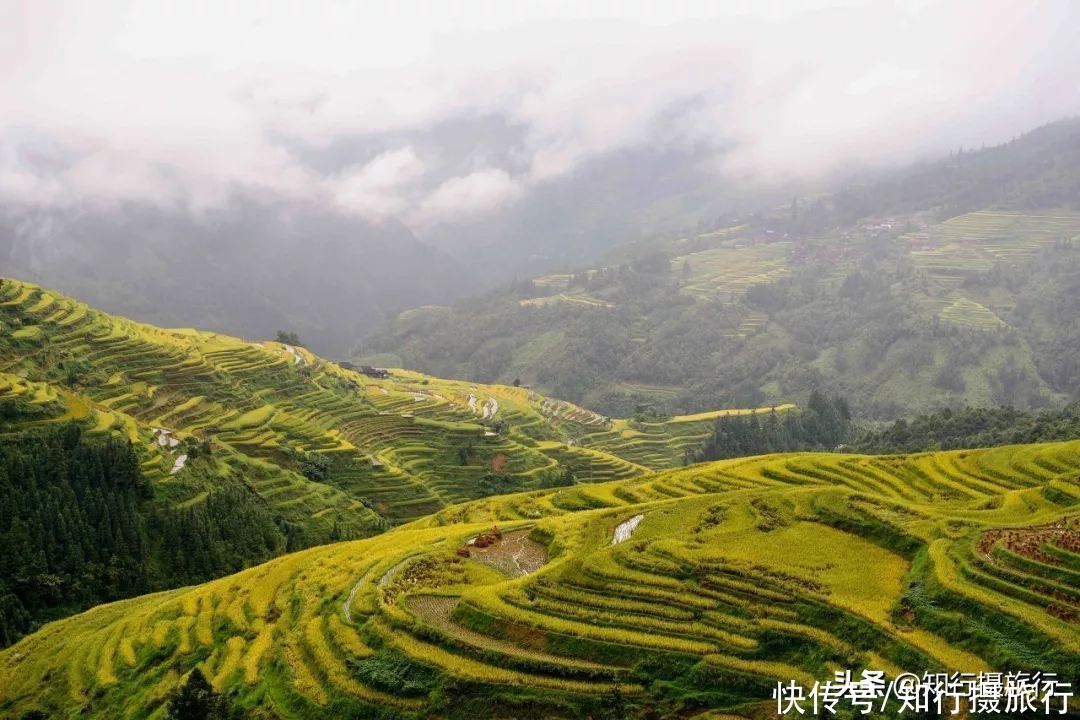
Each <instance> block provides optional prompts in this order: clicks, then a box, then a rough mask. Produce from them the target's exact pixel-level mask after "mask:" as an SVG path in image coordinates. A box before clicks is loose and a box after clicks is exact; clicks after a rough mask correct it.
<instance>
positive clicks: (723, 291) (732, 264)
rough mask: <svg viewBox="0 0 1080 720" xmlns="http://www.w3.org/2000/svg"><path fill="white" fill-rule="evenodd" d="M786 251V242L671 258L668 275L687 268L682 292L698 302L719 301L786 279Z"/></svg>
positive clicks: (723, 249) (788, 244)
mask: <svg viewBox="0 0 1080 720" xmlns="http://www.w3.org/2000/svg"><path fill="white" fill-rule="evenodd" d="M790 250H791V243H789V242H774V243H765V244H761V245H750V246H746V247H728V246H725V247H717V248H712V249H709V250H702V251H700V252H695V253H690V254H688V255H680V256H679V257H676V258H673V259H672V260H671V271H672V272H673V273H676V274H679V273H682V272H683V267H684V264H689V266H690V274H689V276H688V277H686V278H685V281H684V284H683V287H682V291H683V292H685V293H687V294H689V295H693V296H694V297H698V298H702V299H711V298H717V297H720V298H723V297H725V296H729V295H740V294H742V293H743V292H744V291H745V290H746V289H747V288H748V287H750V286H751V285H755V284H758V283H767V282H772V281H774V280H777V279H778V278H781V277H784V276H786V275H789V274H790V273H791V268H790V265H789V263H788V254H789V252H790Z"/></svg>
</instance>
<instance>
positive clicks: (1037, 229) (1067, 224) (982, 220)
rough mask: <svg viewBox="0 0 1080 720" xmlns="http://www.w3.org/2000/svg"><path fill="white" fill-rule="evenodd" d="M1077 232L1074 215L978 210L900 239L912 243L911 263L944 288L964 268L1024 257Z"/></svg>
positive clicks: (1078, 220) (1079, 221)
mask: <svg viewBox="0 0 1080 720" xmlns="http://www.w3.org/2000/svg"><path fill="white" fill-rule="evenodd" d="M1076 237H1080V214H1074V213H1065V212H1060V213H1054V212H1045V213H1033V214H1026V213H1016V212H998V211H992V210H983V211H979V212H973V213H968V214H966V215H960V216H958V217H954V218H951V219H949V220H946V221H945V222H943V223H939V224H937V225H933V226H931V227H930V228H929V229H927V230H926V231H925V232H922V233H912V234H909V235H906V236H905V238H906V239H908V240H910V241H912V242H916V243H918V246H919V249H916V250H912V252H911V256H912V259H913V260H914V261H915V265H916V267H918V268H920V269H922V270H924V271H926V272H927V273H928V274H929V275H930V276H931V277H932V278H934V279H935V280H936V281H938V282H939V283H941V284H942V285H943V286H945V287H955V286H957V285H958V284H959V283H960V282H962V281H963V279H964V276H965V274H966V273H968V272H971V271H986V270H990V269H991V268H992V267H993V266H994V264H995V263H997V262H999V261H1004V260H1011V259H1015V258H1023V257H1030V256H1032V255H1034V254H1035V253H1037V252H1038V251H1039V250H1040V249H1041V248H1043V247H1045V246H1047V245H1052V244H1053V243H1055V242H1057V241H1059V240H1071V239H1073V238H1076Z"/></svg>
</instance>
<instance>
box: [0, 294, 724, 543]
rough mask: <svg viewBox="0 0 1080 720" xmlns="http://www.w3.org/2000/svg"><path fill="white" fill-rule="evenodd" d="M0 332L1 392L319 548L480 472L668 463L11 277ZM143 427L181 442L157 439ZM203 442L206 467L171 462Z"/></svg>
mask: <svg viewBox="0 0 1080 720" xmlns="http://www.w3.org/2000/svg"><path fill="white" fill-rule="evenodd" d="M0 330H2V332H0V379H2V380H0V393H7V394H11V395H12V396H14V395H15V394H18V395H20V396H22V397H24V398H29V399H30V402H31V403H33V404H35V405H39V406H41V407H43V408H45V409H46V410H47V417H48V419H50V420H58V419H74V420H79V421H82V422H85V423H86V425H87V427H88V428H90V429H92V430H94V431H98V432H119V433H123V434H124V435H125V436H126V437H128V438H129V439H131V440H132V441H133V442H135V443H136V444H138V445H139V446H140V447H141V448H142V449H143V453H144V468H145V469H146V472H147V473H148V474H150V475H151V476H152V477H154V478H155V479H156V480H158V481H159V482H160V483H162V484H163V486H164V487H165V488H166V489H167V494H168V496H169V497H170V499H171V500H173V501H175V502H176V503H180V504H182V503H188V502H195V501H197V499H198V498H200V497H205V493H206V492H207V490H208V489H209V488H210V487H211V486H212V485H213V484H214V483H217V482H223V481H227V482H242V483H243V484H245V485H246V486H247V487H248V488H249V489H251V490H252V491H254V492H256V493H258V494H259V495H260V496H261V497H263V498H264V499H265V500H266V501H267V502H268V503H269V504H270V506H271V507H272V508H273V509H274V510H275V512H276V513H278V514H279V515H280V516H281V517H283V518H284V519H287V520H289V521H291V522H298V523H302V524H304V525H305V526H307V527H309V528H310V529H311V531H312V532H314V533H315V536H316V537H326V536H327V535H328V534H329V533H330V532H331V530H332V529H333V528H334V527H335V525H336V526H337V528H338V530H339V531H340V530H342V529H343V528H344V529H345V530H346V531H347V532H348V533H349V534H350V535H351V536H358V535H366V534H371V533H373V532H376V531H378V530H381V529H383V528H384V527H385V526H386V525H388V524H389V525H393V524H400V523H402V522H407V521H409V520H411V519H414V518H418V517H422V516H424V515H427V514H428V513H431V512H434V511H436V510H438V509H440V508H443V507H446V506H448V505H452V504H455V503H459V502H463V501H466V500H470V499H473V498H476V497H478V496H480V495H482V494H483V493H484V492H485V490H483V489H482V488H481V482H482V481H483V480H484V478H485V476H487V475H489V474H491V473H493V472H495V473H498V474H500V475H506V476H510V477H511V478H513V482H514V484H513V485H511V486H510V487H508V489H536V488H542V487H545V486H550V485H552V484H553V483H554V482H555V481H556V480H557V479H558V478H560V477H561V476H562V474H563V472H564V470H566V469H567V468H569V469H571V470H573V472H574V475H575V477H576V479H577V481H578V482H596V481H605V480H611V479H615V478H620V477H629V476H631V475H635V474H641V473H645V472H650V471H655V470H660V469H663V468H665V467H669V466H670V462H669V459H667V458H663V457H661V456H660V455H659V454H656V453H649V452H644V446H642V448H638V447H636V446H635V443H634V441H633V439H632V438H621V439H620V440H619V442H617V443H614V444H612V443H608V442H606V441H605V440H604V439H603V438H601V439H599V440H597V441H596V442H589V443H587V444H588V446H587V447H586V446H585V444H584V440H585V439H587V438H589V437H590V436H592V435H601V436H606V435H607V434H608V433H609V432H610V430H611V428H612V425H613V423H612V421H611V420H610V419H608V418H605V417H602V416H600V415H597V414H595V413H592V412H590V411H588V410H585V409H583V408H580V407H578V406H576V405H572V404H570V403H565V402H561V401H557V400H552V399H548V398H544V397H542V396H539V395H537V394H535V393H533V392H531V391H529V390H526V389H523V388H513V387H504V386H497V385H474V384H472V383H467V382H456V381H450V380H440V379H438V378H432V377H428V376H425V375H421V374H419V373H413V372H408V371H403V370H395V371H394V372H393V373H392V376H391V377H389V378H385V379H381V378H372V377H368V376H366V375H363V374H360V373H358V372H355V371H352V370H347V369H345V368H342V367H340V366H339V365H337V364H335V363H332V362H328V361H326V360H323V359H321V358H319V357H316V356H315V355H313V354H312V353H310V352H309V351H307V350H306V349H304V348H300V347H292V346H288V345H283V344H280V343H276V342H253V341H245V340H241V339H238V338H232V337H227V336H224V335H219V334H213V333H204V332H198V331H195V330H164V329H161V328H156V327H153V326H150V325H144V324H141V323H136V322H132V321H130V320H126V319H124V318H119V317H114V316H111V315H108V314H106V313H103V312H99V311H97V310H93V309H92V308H88V307H87V306H86V305H84V304H82V303H79V302H77V301H75V300H72V299H70V298H66V297H64V296H62V295H60V294H58V293H54V292H51V291H48V290H46V289H44V288H40V287H38V286H36V285H33V284H30V283H23V282H18V281H16V280H3V281H2V283H0ZM497 424H498V425H499V426H500V429H499V430H498V431H497V430H496V428H495V426H496V425H497ZM155 428H156V429H158V430H159V431H161V430H163V431H166V432H168V433H169V435H170V437H173V438H175V439H176V443H175V444H170V445H168V446H161V445H159V444H158V443H157V442H156V440H155V437H156V435H157V433H156V432H155ZM699 430H700V428H697V429H696V430H695V432H694V433H689V434H687V432H686V426H685V425H684V424H681V423H679V422H677V421H673V422H672V423H670V424H666V423H663V424H658V425H656V426H655V427H650V428H649V429H648V432H647V433H643V434H642V436H641V437H642V440H643V442H644V441H646V440H647V441H648V442H650V443H663V442H664V441H665V439H671V438H674V437H675V436H678V440H677V444H678V445H679V446H680V447H682V446H683V445H685V444H686V443H687V442H692V441H693V440H692V438H697V439H698V440H700V439H703V438H704V433H703V432H699ZM204 441H206V442H210V443H211V444H212V446H213V448H214V450H215V452H214V453H213V458H214V460H213V461H212V462H211V461H207V460H205V459H204V460H202V461H198V462H195V463H183V462H182V463H179V464H178V459H179V457H180V456H181V455H185V454H187V453H188V451H189V449H190V447H191V446H192V444H198V443H201V442H204ZM624 452H625V453H626V456H623V455H621V454H620V453H624ZM313 455H317V456H321V457H323V458H325V459H327V460H328V461H329V464H330V470H329V473H328V477H327V478H326V479H325V480H324V481H322V482H314V481H312V480H310V479H309V478H307V477H305V476H304V475H302V474H301V473H300V472H298V471H299V470H300V469H301V465H302V461H303V460H304V458H306V457H309V456H313ZM653 459H656V460H657V462H655V463H653V462H652V460H653ZM210 465H212V467H211V466H210Z"/></svg>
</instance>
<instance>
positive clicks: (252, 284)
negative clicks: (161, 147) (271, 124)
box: [0, 203, 473, 357]
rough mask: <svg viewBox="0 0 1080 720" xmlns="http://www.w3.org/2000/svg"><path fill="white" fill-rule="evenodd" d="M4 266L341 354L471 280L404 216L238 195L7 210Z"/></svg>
mask: <svg viewBox="0 0 1080 720" xmlns="http://www.w3.org/2000/svg"><path fill="white" fill-rule="evenodd" d="M0 269H2V271H3V272H4V273H5V274H8V275H13V276H19V277H25V278H27V279H32V280H34V281H36V282H40V283H44V284H46V285H49V286H52V287H56V288H59V289H60V290H62V291H64V292H69V293H73V294H77V295H79V296H80V297H83V298H85V299H86V300H87V301H89V302H91V303H93V304H95V305H98V306H100V307H102V308H103V309H105V310H108V311H110V312H116V313H121V314H124V315H128V316H131V317H135V318H138V319H140V320H144V321H146V322H152V323H155V324H157V325H162V326H167V327H200V328H207V329H212V330H217V331H220V332H228V333H232V334H235V335H240V336H245V337H273V336H274V333H275V331H277V330H291V331H295V332H298V333H299V334H300V336H301V337H302V338H303V339H304V340H305V341H306V342H307V343H308V344H310V345H311V347H313V348H316V349H317V350H319V351H320V352H322V353H325V354H327V355H330V356H339V357H340V356H341V355H343V354H344V352H345V351H346V350H347V349H348V347H349V344H350V342H351V340H352V338H355V337H356V336H357V335H358V334H359V335H362V334H364V333H366V332H367V331H369V330H370V329H371V328H373V327H375V326H376V325H377V324H378V323H379V322H381V321H383V320H384V319H385V317H386V316H387V315H388V314H393V313H394V312H396V311H400V310H402V309H404V308H407V307H411V306H413V305H414V304H423V303H426V302H434V301H440V302H444V301H446V300H447V299H448V298H452V297H454V296H455V294H456V293H458V292H460V291H461V290H462V289H463V288H465V287H467V286H468V284H469V282H470V280H471V279H472V277H473V276H472V275H471V274H470V272H469V271H468V270H467V269H465V268H464V267H463V266H460V265H458V264H456V263H455V262H454V261H453V259H452V258H450V257H448V256H446V255H445V254H441V253H438V252H436V251H434V250H432V249H431V248H430V247H428V246H426V245H424V244H422V243H420V242H419V241H417V240H416V238H415V237H414V236H413V235H412V233H410V232H409V231H408V229H406V228H405V227H404V226H402V225H399V224H393V223H388V224H385V225H381V226H377V225H369V224H365V223H362V222H358V221H355V220H351V219H345V218H342V217H340V216H337V215H334V214H329V213H322V212H317V211H315V210H312V209H304V208H291V207H286V206H283V207H277V208H270V207H266V206H262V205H254V204H243V203H238V204H235V205H233V206H230V207H228V208H227V209H223V210H217V211H207V212H206V213H204V214H201V215H199V214H193V213H189V212H185V211H166V210H162V209H159V208H153V207H148V206H127V207H124V208H121V209H117V210H115V211H108V212H106V211H92V210H49V211H44V210H41V211H27V210H19V211H16V210H14V209H10V208H9V209H8V210H6V211H0Z"/></svg>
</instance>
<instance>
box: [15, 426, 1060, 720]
mask: <svg viewBox="0 0 1080 720" xmlns="http://www.w3.org/2000/svg"><path fill="white" fill-rule="evenodd" d="M1078 476H1080V441H1073V442H1064V443H1049V444H1041V445H1029V446H1013V447H1003V448H996V449H991V450H968V451H954V452H942V453H922V454H916V455H909V456H882V457H871V456H856V455H834V454H824V453H803V454H790V455H775V456H765V457H756V458H742V459H736V460H727V461H720V462H715V463H710V464H707V465H701V466H694V467H690V468H685V469H680V470H674V471H670V472H666V473H660V474H656V475H652V476H648V477H640V478H635V479H630V480H622V481H617V482H611V483H603V484H595V485H579V486H575V487H571V488H563V489H558V490H543V491H533V492H529V493H522V494H515V495H508V496H501V497H496V498H486V499H483V500H478V501H474V502H471V503H467V504H464V505H458V506H454V507H450V508H445V509H443V510H441V511H439V512H438V513H436V514H434V515H433V516H431V517H428V518H425V519H422V520H419V521H416V522H413V523H410V524H408V525H405V526H402V527H399V528H396V529H394V530H391V531H389V532H387V533H385V534H382V535H380V536H377V537H374V538H369V539H365V540H359V541H353V542H348V543H341V544H337V545H332V546H326V547H320V548H315V549H311V550H307V551H304V552H301V553H296V554H293V555H288V556H285V557H282V558H279V559H277V560H274V561H271V562H269V563H267V564H265V565H262V566H259V567H256V568H252V569H250V570H247V571H245V572H242V573H240V574H238V575H234V576H231V577H227V578H223V579H221V580H217V581H214V582H211V583H207V584H205V585H201V586H198V587H193V588H185V589H181V590H175V591H171V592H166V593H159V594H157V595H154V596H150V597H146V598H139V599H135V600H130V601H125V602H120V603H114V604H111V605H107V606H103V607H99V608H96V609H94V610H91V611H89V612H87V613H84V614H82V615H79V616H76V617H73V618H69V619H66V620H62V621H59V622H56V623H53V624H50V625H48V626H46V627H45V628H44V629H43V630H41V631H40V632H38V633H36V634H34V635H32V636H30V637H28V638H26V639H24V640H23V641H22V642H20V643H19V644H17V645H15V646H13V647H11V648H9V649H7V650H5V651H3V652H0V712H4V713H8V714H14V716H16V717H17V716H18V715H19V714H20V713H21V712H23V711H26V710H28V709H32V708H33V709H38V708H40V709H43V710H45V711H47V712H50V713H51V714H53V716H57V717H71V716H75V715H78V716H80V717H86V718H99V717H100V718H106V717H107V718H115V717H146V716H150V715H152V714H153V713H156V712H160V710H161V708H162V705H163V702H164V699H165V697H166V695H167V693H168V692H169V691H170V690H171V689H172V688H173V687H175V686H176V685H177V684H178V683H179V682H181V681H182V680H183V678H184V677H185V675H186V674H187V673H188V672H190V670H191V669H192V668H194V667H200V668H201V669H202V670H203V672H204V674H205V675H206V676H207V677H208V678H211V679H212V682H213V683H214V685H215V686H216V687H217V688H219V689H221V690H224V691H228V692H230V693H231V694H232V695H233V697H234V698H235V699H236V701H237V702H238V703H240V704H242V705H247V706H260V707H264V708H266V709H268V710H271V711H273V712H275V713H277V714H278V715H279V716H281V717H299V716H303V717H326V718H338V717H352V716H355V717H368V716H375V714H376V713H377V712H379V713H383V715H380V716H381V717H402V718H405V717H430V716H438V717H509V716H514V715H516V714H518V712H519V711H520V710H521V708H522V707H525V706H524V705H522V703H526V702H527V703H528V705H527V707H528V708H530V712H532V713H533V716H534V717H565V718H570V717H585V716H586V715H590V714H592V715H594V716H599V715H600V713H601V712H602V711H603V710H604V708H605V707H606V706H607V704H608V703H610V702H612V701H611V698H612V692H613V688H616V687H617V688H618V690H619V692H618V695H619V697H621V698H622V699H623V700H624V701H625V702H627V703H629V704H631V705H648V706H650V707H653V708H656V709H659V711H660V712H662V713H671V714H680V715H681V714H686V715H691V714H693V713H692V712H691V710H692V709H693V712H702V711H710V712H713V713H725V714H726V715H724V716H726V717H751V716H754V717H760V716H761V715H762V714H767V713H768V712H769V709H770V708H771V707H773V706H772V703H771V702H770V701H769V700H768V698H769V694H770V691H771V689H772V687H773V686H774V685H775V683H776V681H778V680H782V681H785V682H786V681H790V680H796V681H798V682H801V683H810V682H811V681H812V680H813V679H814V678H824V677H831V676H832V673H833V671H834V670H835V669H837V668H855V667H863V666H871V667H875V668H879V669H883V670H885V671H886V672H887V673H888V674H889V675H896V674H897V673H899V672H901V671H912V672H921V671H923V670H933V671H969V672H973V671H979V670H987V669H997V670H1002V669H1005V668H1009V669H1020V668H1023V669H1039V670H1043V671H1050V672H1057V673H1059V674H1060V675H1062V676H1064V677H1069V678H1074V677H1076V676H1077V672H1078V670H1080V625H1078V622H1077V618H1078V616H1080V483H1078V480H1077V478H1078ZM630 521H633V523H634V527H633V531H632V533H626V532H622V533H621V535H620V539H622V542H618V543H615V544H613V543H612V540H613V539H614V536H615V533H616V529H617V528H622V529H623V530H625V529H626V528H627V527H628V525H627V523H628V522H630ZM496 523H497V524H498V526H499V528H500V529H501V530H502V532H503V540H502V542H505V543H507V546H506V552H505V553H504V554H512V551H513V550H514V543H515V542H517V539H519V538H525V539H527V540H528V541H529V542H532V543H536V544H537V545H539V546H544V547H546V548H547V550H548V552H547V554H546V557H542V558H540V561H539V562H538V563H536V564H535V565H534V566H532V567H531V569H530V571H529V572H527V573H517V572H505V571H504V570H500V569H499V568H496V567H492V566H491V565H489V564H486V563H484V562H481V561H480V560H479V559H477V558H475V557H472V556H470V557H463V556H462V555H461V554H460V552H459V550H460V549H461V548H463V547H466V543H467V542H468V540H469V538H472V537H475V536H476V535H477V534H479V533H482V532H485V531H487V530H489V529H491V527H492V525H493V524H496ZM627 534H628V535H629V536H628V537H622V536H623V535H627ZM496 547H498V546H496ZM499 552H502V551H499ZM388 663H390V664H392V666H393V667H396V668H399V669H400V668H403V667H404V668H408V669H409V671H408V675H409V676H410V677H424V678H428V680H427V681H425V682H426V683H427V684H424V683H419V684H417V683H413V684H410V685H408V686H406V685H402V684H400V683H399V684H395V680H394V677H388V676H387V674H385V673H379V672H375V671H374V669H373V668H380V667H385V666H386V665H387V664H388ZM402 672H404V671H402ZM691 698H692V700H691ZM701 717H706V716H705V715H702V716H701ZM709 717H717V715H709Z"/></svg>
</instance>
